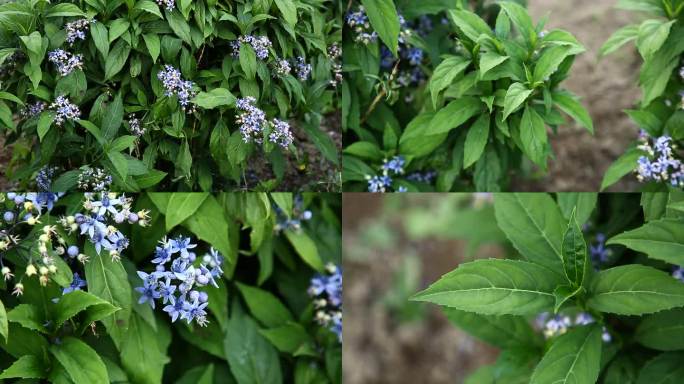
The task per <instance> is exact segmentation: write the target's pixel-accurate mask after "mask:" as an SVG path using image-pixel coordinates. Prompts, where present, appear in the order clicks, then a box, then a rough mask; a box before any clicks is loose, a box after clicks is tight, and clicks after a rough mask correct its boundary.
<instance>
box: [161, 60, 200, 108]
mask: <svg viewBox="0 0 684 384" xmlns="http://www.w3.org/2000/svg"><path fill="white" fill-rule="evenodd" d="M157 78H158V79H159V80H160V81H161V82H162V86H163V87H164V90H165V91H164V94H165V95H166V96H169V97H170V96H173V95H176V96H177V97H178V102H179V103H180V105H181V109H182V110H183V111H187V112H189V113H192V112H194V111H195V107H194V105H190V100H191V99H193V98H194V97H195V96H197V91H196V90H194V89H193V88H194V86H195V83H193V82H192V81H188V80H183V78H182V77H181V73H180V71H179V70H177V69H176V68H174V67H173V66H171V65H165V66H164V69H163V70H161V71H159V73H158V74H157ZM189 105H190V108H188V106H189Z"/></svg>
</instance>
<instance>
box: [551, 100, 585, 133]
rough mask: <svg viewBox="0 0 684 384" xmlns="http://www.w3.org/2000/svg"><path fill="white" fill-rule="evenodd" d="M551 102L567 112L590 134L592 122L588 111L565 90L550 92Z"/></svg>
mask: <svg viewBox="0 0 684 384" xmlns="http://www.w3.org/2000/svg"><path fill="white" fill-rule="evenodd" d="M552 98H553V102H554V103H556V106H557V107H558V108H560V109H561V111H563V112H565V113H567V114H568V115H569V116H570V117H572V118H573V119H574V120H575V121H576V122H577V123H578V124H579V125H581V126H582V127H584V128H586V129H587V130H588V131H589V132H590V133H591V134H593V133H594V123H593V122H592V120H591V116H589V112H587V110H586V109H585V108H584V107H583V106H582V104H580V102H579V101H577V99H576V98H575V97H573V96H572V95H571V94H569V93H567V92H554V93H552Z"/></svg>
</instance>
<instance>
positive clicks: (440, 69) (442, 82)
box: [430, 56, 470, 105]
mask: <svg viewBox="0 0 684 384" xmlns="http://www.w3.org/2000/svg"><path fill="white" fill-rule="evenodd" d="M469 65H470V60H468V59H466V58H465V57H462V56H449V57H447V58H446V59H444V60H442V62H440V63H439V65H438V66H437V68H435V70H434V72H433V73H432V77H431V78H430V95H431V96H432V103H433V105H436V103H437V98H438V96H439V93H440V92H442V91H443V90H445V89H446V88H447V87H448V86H449V85H451V83H453V81H454V79H456V77H458V76H459V75H460V74H462V73H463V71H465V69H466V68H467V67H468V66H469Z"/></svg>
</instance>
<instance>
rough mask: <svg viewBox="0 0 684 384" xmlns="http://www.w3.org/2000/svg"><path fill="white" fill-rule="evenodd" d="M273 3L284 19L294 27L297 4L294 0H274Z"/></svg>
mask: <svg viewBox="0 0 684 384" xmlns="http://www.w3.org/2000/svg"><path fill="white" fill-rule="evenodd" d="M275 4H276V6H277V7H278V9H279V10H280V13H281V14H282V15H283V18H284V19H285V21H286V22H287V23H288V24H290V25H291V26H293V27H294V26H295V24H297V5H296V4H295V2H294V0H275Z"/></svg>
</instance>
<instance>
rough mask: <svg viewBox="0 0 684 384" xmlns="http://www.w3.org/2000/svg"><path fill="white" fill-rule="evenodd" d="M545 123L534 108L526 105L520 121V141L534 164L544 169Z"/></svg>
mask: <svg viewBox="0 0 684 384" xmlns="http://www.w3.org/2000/svg"><path fill="white" fill-rule="evenodd" d="M548 140H549V138H548V135H547V133H546V124H545V123H544V119H543V118H542V117H541V116H539V114H538V113H537V111H535V110H534V108H532V107H530V106H527V107H525V111H524V112H523V115H522V120H521V121H520V141H521V142H522V147H523V151H524V152H525V154H526V155H527V157H529V158H530V160H532V161H533V162H534V163H535V164H537V165H539V166H540V167H541V168H543V169H546V146H547V143H548Z"/></svg>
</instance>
